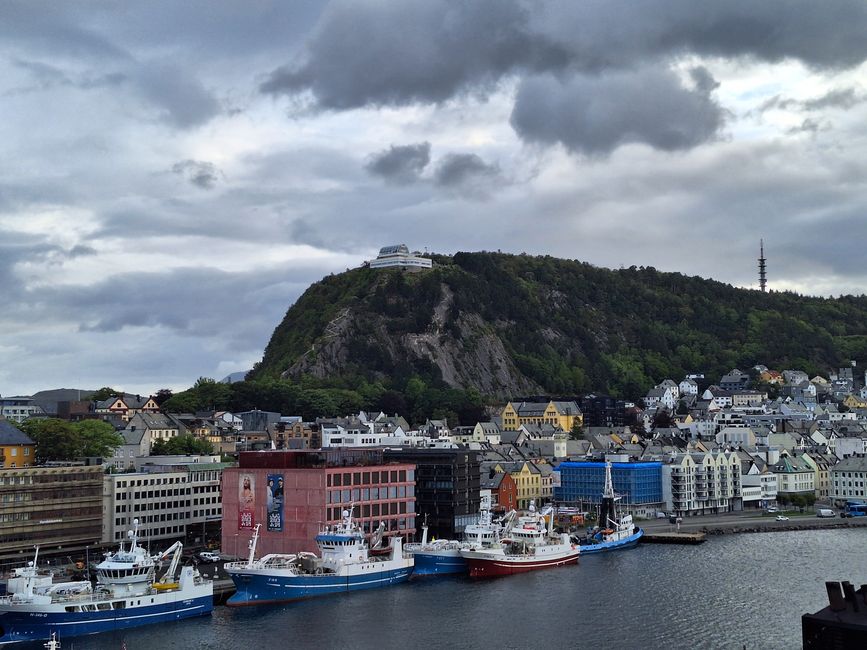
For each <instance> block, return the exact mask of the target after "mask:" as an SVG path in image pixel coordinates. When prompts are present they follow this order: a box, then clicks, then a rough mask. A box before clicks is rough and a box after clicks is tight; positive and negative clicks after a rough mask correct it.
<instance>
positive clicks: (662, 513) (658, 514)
mask: <svg viewBox="0 0 867 650" xmlns="http://www.w3.org/2000/svg"><path fill="white" fill-rule="evenodd" d="M667 517H668V515H667V514H665V513H664V512H657V513H656V518H657V519H665V518H667Z"/></svg>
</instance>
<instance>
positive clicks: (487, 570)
mask: <svg viewBox="0 0 867 650" xmlns="http://www.w3.org/2000/svg"><path fill="white" fill-rule="evenodd" d="M580 553H581V551H580V549H575V550H573V551H570V552H568V553H566V554H563V555H555V556H552V557H539V558H536V557H524V556H509V555H505V556H500V557H490V558H485V557H467V558H466V560H467V566H468V569H469V574H470V577H472V578H495V577H497V576H508V575H513V574H515V573H526V572H528V571H538V570H540V569H553V568H554V567H559V566H567V565H570V564H577V563H578V556H579V555H580Z"/></svg>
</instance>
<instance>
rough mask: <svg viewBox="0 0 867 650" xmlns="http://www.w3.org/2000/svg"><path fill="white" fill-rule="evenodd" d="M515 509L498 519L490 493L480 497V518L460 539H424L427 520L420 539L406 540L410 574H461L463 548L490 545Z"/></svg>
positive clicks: (512, 517)
mask: <svg viewBox="0 0 867 650" xmlns="http://www.w3.org/2000/svg"><path fill="white" fill-rule="evenodd" d="M514 518H515V513H514V511H513V512H510V513H509V514H508V515H506V516H505V517H502V518H501V519H499V520H498V521H496V522H495V521H493V519H492V518H491V502H490V497H487V496H485V497H482V503H481V509H480V510H479V521H478V522H477V523H475V524H470V525H469V526H467V527H466V528H465V529H464V537H463V541H456V540H447V539H438V540H434V541H432V542H428V541H427V523H425V525H424V526H423V527H422V540H421V542H419V543H413V544H407V545H406V546H405V548H406V551H407V552H408V553H410V554H411V555H412V556H413V557H414V558H415V569H414V570H413V575H416V576H431V575H449V574H464V573H466V572H467V571H468V565H467V561H466V559H465V558H464V557H463V555H461V551H462V550H480V549H485V548H490V547H491V546H493V545H494V544H496V543H497V542H498V541H499V540H500V536H501V534H502V532H503V530H504V528H506V527H508V526H509V525H511V522H513V521H514Z"/></svg>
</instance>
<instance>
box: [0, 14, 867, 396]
mask: <svg viewBox="0 0 867 650" xmlns="http://www.w3.org/2000/svg"><path fill="white" fill-rule="evenodd" d="M865 58H867V4H865V3H864V2H861V1H860V0H840V1H837V2H834V1H829V2H815V1H814V0H786V1H779V0H764V1H763V2H754V0H729V1H727V2H717V3H698V2H695V1H694V0H658V1H656V2H649V1H648V2H644V1H641V0H629V1H624V2H617V1H616V0H586V1H581V0H550V1H543V0H346V1H343V0H341V1H335V2H323V3H320V2H314V1H313V0H297V1H296V2H277V1H274V2H271V1H269V0H248V1H246V2H240V1H238V2H219V1H213V0H209V1H207V2H204V1H203V2H196V1H187V2H183V3H179V2H174V1H172V2H169V1H166V2H159V1H150V2H137V3H132V2H121V3H117V2H107V1H94V2H76V3H59V2H50V3H49V2H38V1H33V0H22V1H21V2H15V1H9V0H7V1H5V2H3V3H2V4H0V141H2V143H3V146H2V147H0V171H2V173H0V287H2V289H0V291H2V293H0V296H2V311H0V394H2V395H11V394H29V393H32V392H34V391H37V390H40V389H45V388H57V387H81V388H95V387H99V386H103V385H112V386H115V387H118V388H123V389H126V390H130V391H133V392H150V391H154V390H156V389H159V388H163V387H170V388H175V389H181V388H184V387H187V386H189V385H190V384H191V383H192V382H193V381H194V380H195V379H196V378H197V377H198V376H200V375H205V376H211V377H215V378H220V377H222V376H224V375H226V374H228V373H230V372H233V371H237V370H243V369H248V368H249V367H250V366H251V365H252V364H253V362H255V361H256V360H258V359H260V358H261V354H262V350H263V349H264V346H265V344H266V343H267V341H268V338H269V337H270V334H271V332H272V331H273V328H274V327H275V325H276V324H277V323H278V322H279V320H280V319H281V318H282V315H283V313H284V312H285V310H286V308H287V307H288V306H289V305H290V304H291V303H292V302H293V301H294V300H295V299H296V298H297V297H298V296H299V295H300V293H301V292H303V291H304V289H305V288H306V287H307V286H308V285H309V284H310V283H311V282H314V281H316V280H318V279H319V278H321V277H322V276H323V275H326V274H328V273H331V272H340V271H342V270H344V269H346V268H348V267H353V266H356V265H358V264H359V263H360V262H361V261H362V260H364V259H368V258H370V257H372V256H374V255H375V254H376V251H377V250H378V249H379V247H380V246H383V245H387V244H393V243H401V242H405V243H406V244H408V245H409V246H410V247H411V248H416V249H419V250H424V249H429V250H432V251H437V252H442V253H452V252H455V251H458V250H496V249H501V250H503V251H510V252H516V253H518V252H522V251H525V252H528V253H533V254H550V255H554V256H558V257H566V258H576V259H580V260H585V261H588V262H591V263H593V264H597V265H601V266H606V267H611V268H618V267H620V266H629V265H632V264H635V265H652V266H655V267H657V268H659V269H663V270H670V271H680V272H683V273H687V274H690V275H700V276H704V277H712V278H716V279H719V280H722V281H725V282H729V283H732V284H735V285H738V286H744V287H755V286H756V285H757V281H756V257H757V254H758V243H759V239H760V238H762V237H763V238H764V240H765V252H766V255H767V257H768V259H769V263H768V266H769V277H770V285H771V287H772V288H775V289H792V290H795V291H799V292H802V293H808V294H817V295H832V294H833V295H836V294H839V293H862V292H863V287H864V286H865V276H867V265H865V252H864V242H867V218H865V217H867V183H865V180H867V139H865V138H867V129H865V124H867V65H865V63H864V61H865Z"/></svg>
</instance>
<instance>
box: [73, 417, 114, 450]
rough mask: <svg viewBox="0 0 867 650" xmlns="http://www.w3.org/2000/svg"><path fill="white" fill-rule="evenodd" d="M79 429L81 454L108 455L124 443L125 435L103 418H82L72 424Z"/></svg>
mask: <svg viewBox="0 0 867 650" xmlns="http://www.w3.org/2000/svg"><path fill="white" fill-rule="evenodd" d="M72 426H73V427H74V428H75V429H77V430H78V434H79V436H80V442H81V449H80V452H79V455H80V456H96V457H106V456H111V455H112V454H114V450H115V449H117V448H118V447H120V446H121V445H122V444H123V436H122V435H120V434H119V433H118V432H117V431H116V430H115V428H114V427H113V426H111V425H110V424H109V423H108V422H103V421H102V420H82V421H81V422H75V423H74V424H73V425H72Z"/></svg>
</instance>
